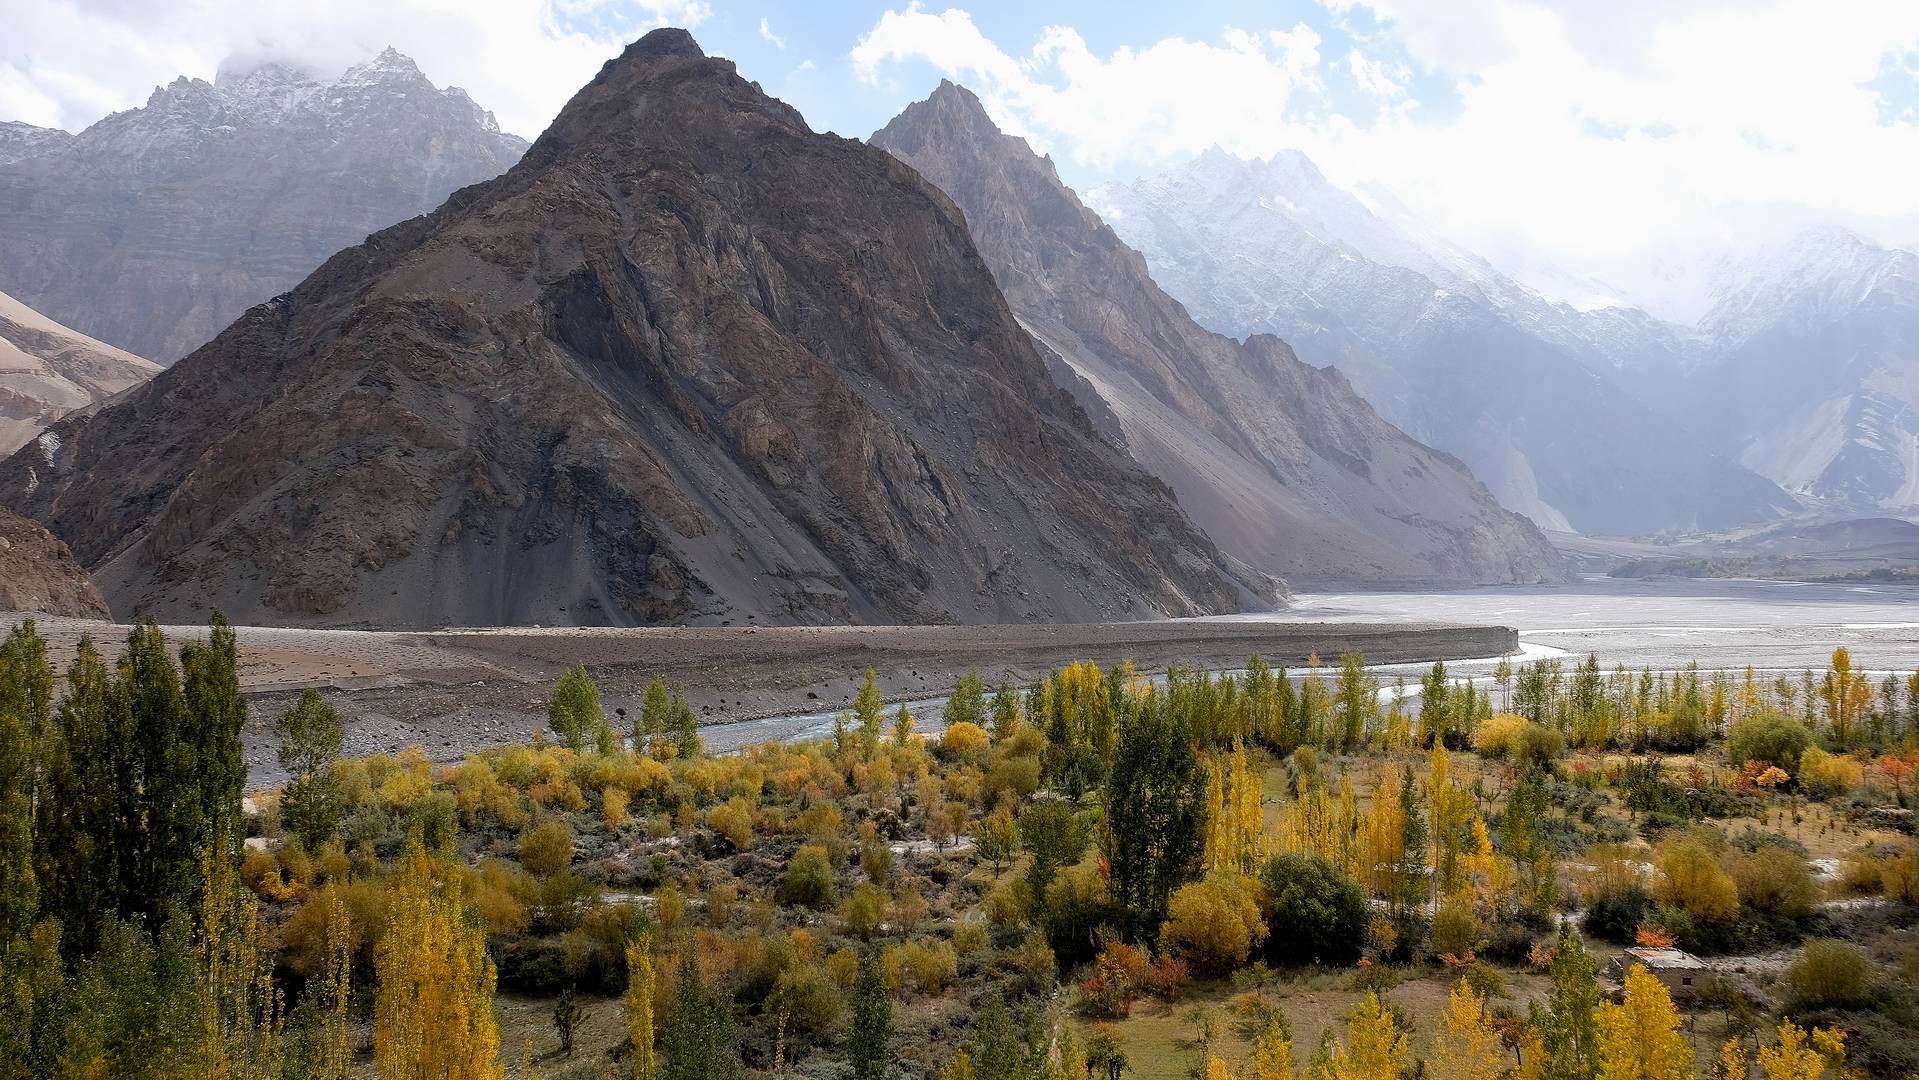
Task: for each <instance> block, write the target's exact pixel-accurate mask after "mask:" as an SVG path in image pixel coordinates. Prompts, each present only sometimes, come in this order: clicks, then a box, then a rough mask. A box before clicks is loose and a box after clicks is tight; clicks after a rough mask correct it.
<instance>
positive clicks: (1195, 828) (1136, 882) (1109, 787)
mask: <svg viewBox="0 0 1919 1080" xmlns="http://www.w3.org/2000/svg"><path fill="white" fill-rule="evenodd" d="M1167 697H1169V695H1166V694H1149V695H1147V696H1145V697H1144V698H1141V699H1137V700H1133V701H1130V702H1129V704H1128V706H1127V708H1126V709H1125V711H1124V713H1123V714H1122V715H1121V717H1120V724H1119V735H1118V743H1117V746H1116V748H1115V752H1114V757H1113V767H1112V769H1111V770H1110V771H1109V772H1108V773H1107V777H1106V790H1105V805H1106V815H1105V848H1106V857H1107V862H1108V865H1109V866H1110V867H1111V873H1112V883H1113V893H1114V899H1116V900H1118V901H1119V902H1120V904H1121V905H1122V906H1123V907H1125V908H1126V909H1127V910H1128V911H1129V912H1130V913H1131V914H1132V916H1133V919H1134V925H1133V926H1132V927H1131V931H1132V933H1133V934H1134V935H1137V936H1144V937H1147V938H1152V937H1154V936H1156V935H1157V934H1158V932H1159V925H1160V923H1161V922H1163V921H1164V920H1165V918H1166V904H1167V902H1168V900H1169V899H1170V898H1171V897H1172V894H1173V890H1174V889H1177V888H1178V887H1179V886H1181V885H1183V884H1185V883H1186V882H1187V881H1188V880H1190V879H1191V878H1192V877H1193V875H1194V874H1196V873H1197V872H1198V870H1199V865H1200V859H1201V856H1202V855H1203V854H1204V851H1205V828H1206V769H1205V767H1204V766H1202V765H1201V764H1200V763H1199V756H1198V754H1197V752H1196V751H1195V749H1194V747H1193V735H1192V729H1191V728H1190V727H1189V726H1188V724H1187V722H1186V720H1185V718H1184V717H1183V716H1182V715H1181V714H1180V713H1178V712H1177V711H1176V710H1174V709H1172V708H1171V707H1169V705H1168V703H1167V701H1166V699H1167Z"/></svg>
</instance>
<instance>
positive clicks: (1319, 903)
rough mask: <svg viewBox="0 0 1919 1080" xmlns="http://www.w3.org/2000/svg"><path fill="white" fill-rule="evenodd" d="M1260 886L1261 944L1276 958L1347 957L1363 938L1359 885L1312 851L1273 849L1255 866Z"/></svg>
mask: <svg viewBox="0 0 1919 1080" xmlns="http://www.w3.org/2000/svg"><path fill="white" fill-rule="evenodd" d="M1260 881H1261V883H1262V884H1263V885H1264V886H1265V888H1266V926H1267V935H1266V950H1267V952H1268V953H1270V954H1272V956H1273V957H1274V958H1275V959H1277V960H1284V961H1288V962H1302V963H1303V962H1307V961H1319V962H1321V963H1328V964H1347V963H1351V962H1352V961H1353V960H1354V959H1355V958H1357V957H1358V956H1359V950H1360V947H1361V946H1362V945H1364V944H1365V940H1366V898H1365V897H1364V896H1362V895H1361V894H1360V891H1359V886H1358V885H1356V884H1354V882H1353V880H1352V879H1351V878H1349V877H1347V876H1346V875H1344V874H1342V873H1340V872H1339V870H1338V869H1337V868H1335V867H1334V866H1333V865H1332V864H1331V863H1328V862H1327V861H1326V860H1324V859H1321V858H1319V857H1318V856H1315V855H1275V856H1273V857H1272V858H1271V859H1269V860H1267V862H1266V865H1265V866H1264V867H1263V868H1262V869H1261V870H1260Z"/></svg>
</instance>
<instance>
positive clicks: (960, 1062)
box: [940, 1050, 973, 1080]
mask: <svg viewBox="0 0 1919 1080" xmlns="http://www.w3.org/2000/svg"><path fill="white" fill-rule="evenodd" d="M940 1080H973V1059H972V1058H971V1057H969V1056H967V1053H966V1051H964V1050H961V1051H960V1052H959V1053H957V1054H954V1055H953V1060H952V1061H951V1062H950V1063H948V1065H947V1066H946V1068H944V1069H941V1070H940Z"/></svg>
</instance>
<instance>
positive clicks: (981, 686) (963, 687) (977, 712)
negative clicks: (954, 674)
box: [942, 668, 986, 728]
mask: <svg viewBox="0 0 1919 1080" xmlns="http://www.w3.org/2000/svg"><path fill="white" fill-rule="evenodd" d="M942 715H943V718H944V720H945V722H946V726H947V727H952V726H953V725H954V724H974V725H977V726H979V727H982V728H983V727H985V726H986V684H985V683H983V682H981V681H980V677H979V669H978V668H967V669H966V674H964V675H962V676H960V680H959V682H958V683H957V684H955V685H954V687H953V696H952V697H950V698H947V699H946V710H945V712H944V713H943V714H942Z"/></svg>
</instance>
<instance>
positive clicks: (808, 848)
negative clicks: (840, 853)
mask: <svg viewBox="0 0 1919 1080" xmlns="http://www.w3.org/2000/svg"><path fill="white" fill-rule="evenodd" d="M779 897H780V903H782V904H799V905H800V906H802V907H809V908H812V909H813V910H815V911H818V910H820V909H821V908H824V907H826V906H827V905H828V904H831V903H832V902H833V864H832V863H830V862H828V861H827V858H826V849H825V848H823V847H821V846H820V845H818V844H806V845H804V846H802V847H801V848H800V849H799V850H798V851H796V852H794V853H793V861H792V862H790V863H787V864H786V876H785V877H783V878H781V879H780V891H779Z"/></svg>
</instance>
